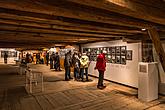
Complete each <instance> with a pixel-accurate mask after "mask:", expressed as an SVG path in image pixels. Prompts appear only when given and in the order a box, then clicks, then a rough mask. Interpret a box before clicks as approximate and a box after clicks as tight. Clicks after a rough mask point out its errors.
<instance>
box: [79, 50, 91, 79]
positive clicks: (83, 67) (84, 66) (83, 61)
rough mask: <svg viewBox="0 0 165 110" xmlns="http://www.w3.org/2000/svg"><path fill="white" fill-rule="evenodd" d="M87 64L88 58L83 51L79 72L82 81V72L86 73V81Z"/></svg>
mask: <svg viewBox="0 0 165 110" xmlns="http://www.w3.org/2000/svg"><path fill="white" fill-rule="evenodd" d="M88 66H89V58H88V56H87V55H86V53H83V54H82V56H81V58H80V73H81V78H82V81H84V73H85V75H86V81H88Z"/></svg>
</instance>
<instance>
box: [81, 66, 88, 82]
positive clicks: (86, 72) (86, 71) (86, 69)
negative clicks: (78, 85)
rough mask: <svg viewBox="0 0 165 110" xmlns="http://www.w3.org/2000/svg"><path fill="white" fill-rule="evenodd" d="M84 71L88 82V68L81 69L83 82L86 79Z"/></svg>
mask: <svg viewBox="0 0 165 110" xmlns="http://www.w3.org/2000/svg"><path fill="white" fill-rule="evenodd" d="M84 70H85V75H86V80H88V68H80V72H81V78H82V80H83V79H84Z"/></svg>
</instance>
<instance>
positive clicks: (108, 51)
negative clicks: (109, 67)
mask: <svg viewBox="0 0 165 110" xmlns="http://www.w3.org/2000/svg"><path fill="white" fill-rule="evenodd" d="M101 50H102V51H103V53H105V56H106V61H107V63H114V64H126V60H132V50H126V46H114V47H101V48H83V53H87V55H88V57H89V59H90V61H96V60H97V56H98V55H99V54H100V52H101Z"/></svg>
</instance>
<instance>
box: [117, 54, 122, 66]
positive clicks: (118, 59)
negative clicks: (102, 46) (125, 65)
mask: <svg viewBox="0 0 165 110" xmlns="http://www.w3.org/2000/svg"><path fill="white" fill-rule="evenodd" d="M116 64H121V56H120V55H117V56H116Z"/></svg>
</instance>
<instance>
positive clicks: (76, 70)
mask: <svg viewBox="0 0 165 110" xmlns="http://www.w3.org/2000/svg"><path fill="white" fill-rule="evenodd" d="M74 77H75V79H77V78H78V77H79V68H74Z"/></svg>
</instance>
